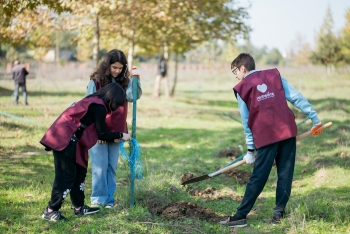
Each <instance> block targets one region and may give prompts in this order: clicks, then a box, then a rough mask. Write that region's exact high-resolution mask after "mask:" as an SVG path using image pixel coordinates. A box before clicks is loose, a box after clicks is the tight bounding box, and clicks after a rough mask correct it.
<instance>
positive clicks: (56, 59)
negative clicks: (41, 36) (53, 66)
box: [55, 29, 60, 63]
mask: <svg viewBox="0 0 350 234" xmlns="http://www.w3.org/2000/svg"><path fill="white" fill-rule="evenodd" d="M59 60H60V33H59V30H58V29H56V52H55V62H56V63H58V62H59Z"/></svg>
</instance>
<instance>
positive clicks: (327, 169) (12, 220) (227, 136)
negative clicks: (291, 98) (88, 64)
mask: <svg viewBox="0 0 350 234" xmlns="http://www.w3.org/2000/svg"><path fill="white" fill-rule="evenodd" d="M280 71H281V74H282V75H283V76H284V77H285V78H287V79H288V80H289V81H290V82H291V83H292V84H293V85H294V86H295V87H296V88H297V89H299V90H300V91H301V92H302V94H303V95H304V96H305V97H306V98H308V100H309V101H310V103H311V104H313V105H314V107H315V109H316V111H317V112H318V114H319V117H320V119H321V121H322V122H323V123H327V122H332V123H333V126H332V127H331V128H328V129H326V130H325V131H324V133H322V134H321V135H319V136H317V137H308V138H305V139H302V140H300V141H298V143H297V160H296V167H295V176H294V182H293V189H292V196H291V198H290V201H289V203H288V206H287V217H286V218H285V219H284V220H283V221H282V223H281V225H279V226H271V225H270V224H269V223H268V221H267V219H271V218H272V209H273V207H274V202H275V200H274V199H275V188H276V178H277V172H276V168H273V169H272V171H271V174H270V177H269V180H268V183H267V184H266V186H265V188H264V190H263V192H262V194H261V195H260V197H259V198H258V200H257V202H256V203H255V206H254V208H253V210H252V212H251V213H250V214H249V216H248V227H246V228H242V229H233V228H227V227H223V226H221V225H219V224H217V219H218V218H223V219H225V218H226V217H227V216H228V215H231V214H233V213H235V210H236V208H237V207H238V205H239V204H240V199H241V197H242V196H243V194H244V190H245V184H244V183H243V184H240V183H237V181H236V179H235V178H234V177H230V176H228V175H220V176H216V177H214V178H211V179H208V180H204V181H201V182H198V183H193V184H190V185H188V186H181V183H180V180H181V177H182V176H183V175H184V174H185V173H192V174H193V175H194V176H201V175H204V174H208V173H212V172H214V171H216V170H218V169H219V168H221V167H223V166H225V165H226V164H228V163H229V162H230V161H232V160H233V159H232V158H229V157H219V156H218V155H219V152H220V150H222V149H227V148H231V149H236V151H237V154H236V155H235V156H236V157H238V156H240V155H241V154H242V149H243V152H245V150H246V146H245V139H244V133H243V128H242V125H241V124H240V123H239V122H238V121H235V120H234V119H231V118H229V117H227V116H226V115H224V114H223V113H226V114H229V115H231V116H233V117H234V118H235V119H238V120H240V116H239V113H238V110H237V102H236V100H235V97H234V94H233V91H232V87H233V86H234V85H235V84H237V80H236V79H235V78H234V77H233V76H232V75H231V74H230V72H229V71H228V72H226V71H225V72H221V73H222V74H220V72H217V71H215V72H202V71H201V72H189V71H187V72H186V71H183V72H180V74H179V81H178V84H177V87H176V95H175V97H173V98H168V99H166V98H164V97H161V98H157V99H155V98H152V96H151V93H152V90H153V84H154V78H153V77H152V75H151V74H146V73H145V75H144V78H143V80H142V86H143V96H142V98H141V99H140V100H139V101H138V103H137V137H136V138H137V141H138V142H139V144H140V146H141V148H142V154H141V160H142V165H143V169H144V172H143V175H144V178H143V179H141V180H140V181H136V182H135V206H133V207H130V191H129V190H130V186H129V185H130V183H129V179H128V175H129V172H128V169H127V168H126V165H125V164H123V163H122V162H120V163H119V167H118V171H117V182H118V187H117V192H116V194H115V198H116V201H117V207H115V208H114V209H104V208H102V210H101V212H99V213H97V214H96V215H92V216H87V217H82V218H76V217H74V215H73V210H72V209H71V204H70V199H68V200H67V202H66V204H64V205H63V206H62V209H61V211H62V213H63V214H64V215H65V216H66V217H67V218H68V219H69V221H68V222H57V223H51V222H47V221H45V220H43V219H41V215H42V212H43V209H44V208H45V207H46V204H47V202H48V201H49V199H50V193H51V186H52V182H53V178H54V168H53V156H52V153H51V152H49V153H47V152H45V151H44V149H43V147H42V146H41V145H40V143H39V141H40V139H41V137H42V136H43V134H44V133H45V131H46V130H47V128H48V127H49V126H50V125H51V124H52V123H53V121H54V120H55V119H56V118H57V117H58V115H59V114H60V113H61V112H62V111H63V110H64V109H65V108H66V107H68V106H69V105H70V104H71V103H72V102H74V101H77V100H79V99H81V98H82V97H84V95H85V90H86V85H87V80H86V81H82V80H74V81H67V80H64V79H62V80H60V81H57V80H56V81H55V82H53V81H51V80H39V79H31V80H29V81H28V87H27V89H28V91H29V98H28V102H29V104H30V105H29V106H23V105H21V104H20V105H18V106H13V105H12V103H13V98H12V97H11V94H12V92H13V83H12V80H0V112H1V113H7V114H11V115H14V116H17V117H20V118H13V117H9V116H5V115H4V114H0V161H1V162H0V233H350V197H349V192H350V176H349V175H350V173H349V170H350V150H349V147H348V145H349V143H350V134H349V130H350V127H349V126H350V95H349V91H350V75H349V74H335V75H334V76H332V77H327V76H326V75H325V73H321V72H311V71H309V72H308V71H307V70H306V69H304V70H298V69H289V68H281V69H280ZM162 88H163V87H162ZM21 101H22V96H20V103H21ZM130 107H131V104H130ZM129 110H130V111H131V110H132V108H129ZM292 110H293V111H294V112H295V115H296V117H297V119H296V122H297V123H299V122H301V121H302V120H303V119H305V115H304V114H302V113H301V112H300V111H299V110H296V109H295V108H292ZM131 117H132V113H131V112H130V113H129V116H128V126H129V129H130V131H131ZM311 125H312V124H311V121H310V120H309V121H306V122H305V123H304V124H302V125H301V126H300V127H299V128H298V132H299V134H300V133H303V132H306V131H308V130H310V128H311ZM125 147H128V146H127V145H126V146H125ZM237 169H239V170H244V171H246V172H251V171H252V167H251V166H248V165H243V166H240V167H239V168H237ZM86 183H87V186H86V190H85V195H86V198H85V200H86V203H87V204H88V205H89V204H90V199H89V196H90V194H91V168H89V170H88V175H87V179H86ZM208 189H210V190H211V191H214V190H215V191H214V192H212V193H211V194H208V193H205V192H203V191H207V190H208ZM194 191H197V192H196V193H194ZM198 191H199V192H198ZM213 194H216V195H217V196H214V195H213ZM211 195H213V196H211ZM169 204H175V205H177V206H178V207H182V208H181V209H180V210H176V209H175V208H174V209H172V210H171V209H165V207H167V206H169ZM189 204H191V205H189ZM190 207H195V208H197V210H201V211H203V213H201V214H199V213H190Z"/></svg>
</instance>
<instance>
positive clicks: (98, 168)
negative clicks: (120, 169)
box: [89, 143, 119, 206]
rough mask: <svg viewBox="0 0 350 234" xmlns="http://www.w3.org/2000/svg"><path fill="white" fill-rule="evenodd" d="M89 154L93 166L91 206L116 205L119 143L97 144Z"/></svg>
mask: <svg viewBox="0 0 350 234" xmlns="http://www.w3.org/2000/svg"><path fill="white" fill-rule="evenodd" d="M89 152H90V163H91V166H92V193H91V197H90V200H91V204H92V205H102V206H104V205H114V192H115V190H116V189H117V178H116V170H117V166H118V157H119V143H106V144H99V143H96V145H94V146H93V147H92V148H91V149H90V151H89Z"/></svg>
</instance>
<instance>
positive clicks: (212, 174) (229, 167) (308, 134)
mask: <svg viewBox="0 0 350 234" xmlns="http://www.w3.org/2000/svg"><path fill="white" fill-rule="evenodd" d="M330 126H332V122H328V123H326V124H324V125H322V127H320V128H319V130H323V129H325V128H329V127H330ZM311 134H312V133H311V130H310V131H307V132H305V133H302V134H300V135H298V136H297V137H296V138H297V141H298V140H300V139H303V138H305V137H308V136H310V135H311ZM242 164H245V159H242V160H241V161H238V162H236V163H234V164H232V165H229V166H227V167H224V168H222V169H220V170H218V171H215V172H213V173H211V174H207V175H202V176H199V177H196V178H193V179H190V180H186V181H184V182H182V183H181V185H186V184H191V183H194V182H198V181H202V180H206V179H209V178H212V177H214V176H217V175H220V174H222V173H224V172H226V171H229V170H231V169H233V168H235V167H238V166H240V165H242Z"/></svg>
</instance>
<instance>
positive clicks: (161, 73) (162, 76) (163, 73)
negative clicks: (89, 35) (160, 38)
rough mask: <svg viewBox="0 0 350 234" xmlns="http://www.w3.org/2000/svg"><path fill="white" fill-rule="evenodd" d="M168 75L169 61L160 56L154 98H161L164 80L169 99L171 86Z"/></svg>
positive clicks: (166, 94)
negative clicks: (161, 87)
mask: <svg viewBox="0 0 350 234" xmlns="http://www.w3.org/2000/svg"><path fill="white" fill-rule="evenodd" d="M167 74H168V67H167V61H166V59H165V58H164V56H160V58H159V61H158V69H157V76H156V82H155V85H154V91H153V96H154V97H159V96H160V83H161V81H162V80H164V88H165V90H164V92H165V96H166V97H169V84H168V76H167Z"/></svg>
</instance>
